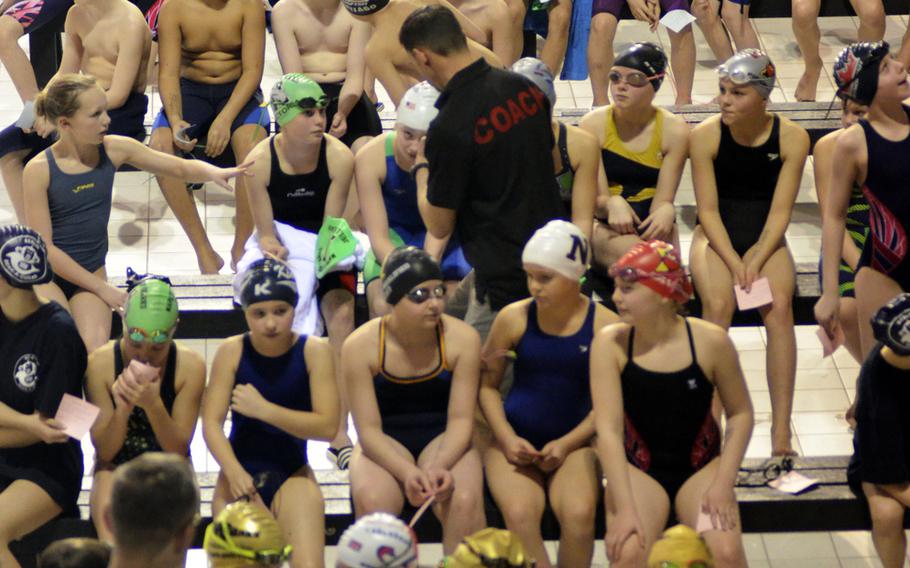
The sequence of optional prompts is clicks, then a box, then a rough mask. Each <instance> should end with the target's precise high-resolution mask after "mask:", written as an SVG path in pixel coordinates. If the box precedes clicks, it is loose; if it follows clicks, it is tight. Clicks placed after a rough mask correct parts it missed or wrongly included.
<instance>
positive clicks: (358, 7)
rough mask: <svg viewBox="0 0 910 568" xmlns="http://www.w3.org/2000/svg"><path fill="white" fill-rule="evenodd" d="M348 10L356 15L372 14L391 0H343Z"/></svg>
mask: <svg viewBox="0 0 910 568" xmlns="http://www.w3.org/2000/svg"><path fill="white" fill-rule="evenodd" d="M341 3H342V4H344V7H345V8H347V10H348V12H350V13H351V14H353V15H355V16H370V15H372V14H375V13H376V12H378V11H380V10H382V9H383V8H385V7H386V6H388V5H389V0H341Z"/></svg>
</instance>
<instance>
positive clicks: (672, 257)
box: [610, 240, 692, 304]
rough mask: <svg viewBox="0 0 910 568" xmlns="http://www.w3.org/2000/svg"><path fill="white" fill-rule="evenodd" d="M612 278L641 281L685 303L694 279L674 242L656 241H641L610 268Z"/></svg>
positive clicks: (658, 291)
mask: <svg viewBox="0 0 910 568" xmlns="http://www.w3.org/2000/svg"><path fill="white" fill-rule="evenodd" d="M610 277H611V278H619V279H621V280H623V281H626V282H640V283H641V284H643V285H645V286H647V287H648V288H650V289H652V290H654V291H655V292H657V293H658V294H660V295H661V296H663V297H665V298H670V299H671V300H674V301H676V302H678V303H680V304H685V303H686V302H688V301H689V298H690V297H691V296H692V282H690V281H689V276H688V275H687V274H686V271H685V269H684V268H683V266H682V262H681V261H680V260H679V253H678V252H676V249H675V248H673V245H671V244H668V243H665V242H663V241H658V240H652V241H646V242H643V243H638V244H637V245H635V246H633V247H632V248H630V249H629V251H628V252H626V254H624V255H622V256H621V257H620V258H619V260H617V261H616V263H615V264H613V266H611V267H610Z"/></svg>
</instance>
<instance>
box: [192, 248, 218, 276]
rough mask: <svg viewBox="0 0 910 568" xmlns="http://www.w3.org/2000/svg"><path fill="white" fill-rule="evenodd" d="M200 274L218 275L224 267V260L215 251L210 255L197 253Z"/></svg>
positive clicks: (209, 253)
mask: <svg viewBox="0 0 910 568" xmlns="http://www.w3.org/2000/svg"><path fill="white" fill-rule="evenodd" d="M196 257H197V259H198V262H199V272H200V273H202V274H218V273H219V272H220V271H221V267H222V266H224V259H223V258H221V256H220V255H219V254H218V253H217V252H215V251H214V250H212V251H210V252H208V253H197V254H196Z"/></svg>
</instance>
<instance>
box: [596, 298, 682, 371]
mask: <svg viewBox="0 0 910 568" xmlns="http://www.w3.org/2000/svg"><path fill="white" fill-rule="evenodd" d="M592 303H593V302H592ZM683 322H684V323H685V324H686V335H687V336H688V337H689V352H690V353H692V364H693V365H698V358H697V357H696V356H695V339H694V338H693V337H692V326H690V325H689V319H688V318H683ZM634 344H635V327H634V326H633V327H632V328H630V329H629V345H628V347H626V357H627V358H628V360H629V362H630V363H634V361H633V360H632V352H633V350H634Z"/></svg>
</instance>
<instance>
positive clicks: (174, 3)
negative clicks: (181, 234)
mask: <svg viewBox="0 0 910 568" xmlns="http://www.w3.org/2000/svg"><path fill="white" fill-rule="evenodd" d="M158 50H159V69H158V87H159V89H160V91H161V103H162V105H163V107H164V108H163V110H162V111H161V112H160V113H159V114H158V116H157V117H156V118H155V123H154V125H153V126H152V141H151V146H152V148H154V149H156V150H159V151H161V152H166V153H170V154H173V153H174V152H175V151H176V150H180V151H182V152H192V151H193V150H194V149H196V148H198V149H199V150H200V151H201V153H202V154H203V156H200V157H203V158H205V159H214V158H217V157H218V156H220V155H221V154H222V153H223V152H224V151H225V149H226V148H227V146H228V144H229V143H230V145H231V149H232V150H233V152H234V157H235V159H236V161H237V163H238V164H240V163H242V162H243V160H244V159H245V158H246V155H247V154H248V153H249V151H250V150H251V149H252V148H253V146H255V145H256V144H257V143H258V142H259V141H260V140H262V139H264V138H265V137H266V135H267V134H268V131H269V123H270V119H269V114H268V110H267V109H265V108H264V107H262V106H261V104H262V91H261V90H260V89H259V83H260V81H261V80H262V67H263V61H264V53H265V11H264V8H263V6H262V2H261V0H216V1H215V2H203V1H202V0H168V2H166V3H165V4H164V6H163V7H162V8H161V11H160V13H159V16H158ZM158 185H159V186H160V187H161V191H162V192H163V193H164V197H165V199H167V202H168V205H169V206H170V207H171V209H172V210H173V211H174V214H175V215H176V216H177V219H178V220H179V221H180V224H181V225H182V226H183V229H184V231H186V233H187V236H188V237H189V239H190V243H191V244H192V245H193V248H194V249H195V251H196V256H197V258H198V260H199V270H200V271H201V272H202V273H203V274H210V273H217V272H218V271H219V270H220V269H221V267H222V266H223V265H224V261H223V260H222V259H221V257H220V256H219V255H218V254H217V253H216V252H215V250H214V249H213V248H212V244H211V243H210V242H209V239H208V236H206V233H205V229H204V227H203V226H202V222H201V220H200V219H199V213H198V212H197V211H196V206H195V204H194V203H193V198H192V196H191V195H190V194H188V193H187V191H186V187H185V185H184V182H183V180H178V179H175V178H165V177H159V178H158ZM235 196H236V207H237V212H236V215H237V218H236V229H235V234H234V244H233V246H232V247H231V261H232V262H231V264H232V266H234V265H236V261H237V260H238V259H239V258H240V256H241V255H242V254H243V245H244V243H245V242H246V239H247V238H248V237H249V236H250V234H251V233H252V232H253V220H252V216H251V215H250V208H249V203H248V201H247V192H246V185H245V184H244V182H243V181H241V180H238V181H237V185H236V186H235Z"/></svg>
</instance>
